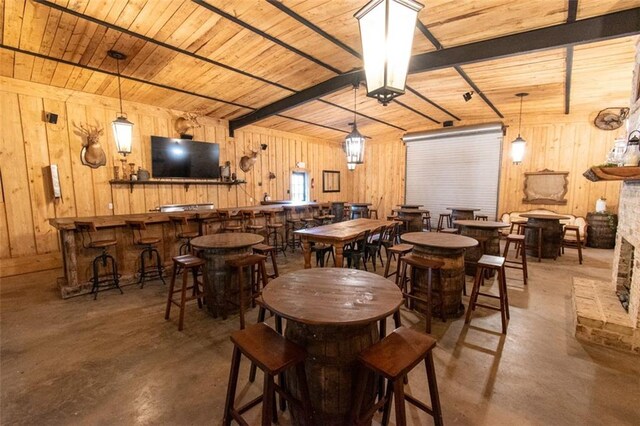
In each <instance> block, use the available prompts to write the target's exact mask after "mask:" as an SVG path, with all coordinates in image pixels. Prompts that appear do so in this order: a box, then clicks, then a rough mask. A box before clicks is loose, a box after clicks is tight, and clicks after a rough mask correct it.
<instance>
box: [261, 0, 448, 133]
mask: <svg viewBox="0 0 640 426" xmlns="http://www.w3.org/2000/svg"><path fill="white" fill-rule="evenodd" d="M267 1H268V2H269V4H270V5H272V6H274V7H275V8H277V9H278V10H280V11H281V12H283V13H285V14H287V15H288V16H289V17H291V18H293V19H295V20H296V21H298V22H300V23H301V24H302V25H304V26H306V27H307V28H309V29H311V30H312V31H314V32H316V33H317V34H319V35H320V36H322V37H324V38H325V39H326V40H328V41H330V42H331V43H333V44H335V45H336V46H338V47H339V48H341V49H343V50H344V51H346V52H348V53H350V54H352V55H353V56H355V57H356V58H358V59H362V55H361V54H360V53H359V52H357V51H356V50H354V49H353V48H351V47H350V46H348V45H347V44H345V43H343V42H342V41H340V40H338V39H337V38H336V37H334V36H332V35H331V34H329V33H327V32H326V31H325V30H323V29H322V28H320V27H318V26H317V25H316V24H314V23H313V22H311V21H309V20H308V19H306V18H305V17H303V16H302V15H299V14H297V13H296V12H295V11H293V10H292V9H289V8H288V7H287V6H285V5H284V4H282V2H281V1H280V0H267ZM407 90H409V91H410V92H411V93H413V94H415V95H416V96H418V98H420V99H422V100H423V101H425V102H427V103H429V104H431V105H432V106H434V107H436V108H438V109H439V110H440V111H442V112H444V113H445V114H447V115H450V116H451V117H453V118H455V119H456V120H460V119H459V118H458V117H456V116H455V115H453V114H451V113H450V112H449V111H447V110H446V109H444V108H442V107H441V106H440V105H438V104H436V103H435V102H433V101H431V100H429V99H428V98H427V97H426V96H424V95H422V94H420V93H419V92H418V91H417V90H415V89H412V88H411V87H409V86H407ZM394 102H395V100H394ZM396 103H397V104H399V105H401V106H402V107H404V108H406V109H408V110H409V111H412V112H414V113H416V114H418V115H421V116H422V117H425V118H427V119H429V120H431V121H433V122H435V123H438V124H440V122H439V121H437V120H434V119H433V118H431V117H429V116H428V115H426V114H423V113H421V112H419V111H417V110H416V109H414V108H410V107H409V106H407V105H406V104H404V103H402V102H396Z"/></svg>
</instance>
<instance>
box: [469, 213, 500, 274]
mask: <svg viewBox="0 0 640 426" xmlns="http://www.w3.org/2000/svg"><path fill="white" fill-rule="evenodd" d="M461 228H462V229H461V232H460V233H461V234H462V235H465V236H467V237H471V238H475V239H476V240H478V241H479V242H482V241H483V240H484V241H485V243H484V244H485V252H484V254H489V255H491V256H500V255H501V254H500V236H499V234H498V229H495V228H474V227H469V226H462V227H461ZM482 254H483V253H482V245H481V244H478V245H477V246H475V247H469V248H468V249H466V250H465V253H464V260H466V263H465V266H464V272H465V274H467V275H472V276H475V274H476V263H477V262H478V260H480V258H481V257H482ZM487 272H488V273H487V275H485V276H487V277H492V276H493V275H495V272H494V271H487Z"/></svg>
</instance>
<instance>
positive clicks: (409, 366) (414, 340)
mask: <svg viewBox="0 0 640 426" xmlns="http://www.w3.org/2000/svg"><path fill="white" fill-rule="evenodd" d="M435 347H436V340H435V339H434V338H433V337H431V336H429V335H426V334H423V333H420V332H419V331H414V330H411V329H410V328H406V327H398V328H397V329H395V330H394V331H393V332H392V333H391V334H389V335H388V336H386V337H385V338H384V339H382V340H381V341H379V342H377V343H375V344H373V345H372V346H369V347H368V348H366V349H364V350H363V351H362V352H360V355H359V356H358V361H359V363H360V369H359V370H360V371H359V374H358V379H357V382H356V389H355V395H356V400H355V403H354V408H353V413H352V418H353V422H352V423H353V424H370V423H371V418H372V417H373V415H374V414H375V412H376V411H377V410H378V409H380V408H381V407H384V412H383V415H382V424H383V425H387V424H388V423H389V415H390V411H391V401H392V399H395V412H396V424H397V425H399V426H400V425H402V426H404V425H406V424H407V420H406V413H405V400H406V401H407V402H409V403H411V404H413V405H414V406H415V407H417V408H419V409H420V410H422V411H424V412H426V413H427V414H429V415H431V416H432V417H433V421H434V423H435V424H436V425H438V426H441V425H442V424H443V420H442V408H441V406H440V396H439V394H438V384H437V380H436V371H435V366H434V363H433V353H432V352H433V348H435ZM422 360H424V365H425V369H426V372H427V383H428V386H429V396H430V398H431V407H428V406H427V405H426V404H425V403H423V402H422V401H419V400H418V399H416V398H415V397H413V396H411V395H408V394H405V391H404V385H405V381H406V377H407V374H408V373H409V372H410V371H411V370H413V368H414V367H415V366H416V365H418V364H419V363H420V361H422ZM369 372H373V373H375V374H378V375H381V376H383V377H384V378H386V379H387V389H386V392H385V394H384V396H383V397H382V398H380V399H379V400H378V402H376V403H375V404H374V405H373V406H372V407H366V408H367V410H366V412H365V414H364V415H361V411H362V400H363V398H364V394H365V387H366V384H367V376H368V373H369Z"/></svg>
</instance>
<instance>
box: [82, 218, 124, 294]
mask: <svg viewBox="0 0 640 426" xmlns="http://www.w3.org/2000/svg"><path fill="white" fill-rule="evenodd" d="M74 226H75V227H76V229H77V230H78V231H80V234H81V235H82V246H83V247H84V248H87V249H101V250H102V253H101V254H99V255H98V256H96V257H94V258H93V262H92V270H93V274H92V275H91V282H92V286H91V293H93V300H96V299H97V298H98V292H99V291H100V289H101V288H103V289H104V290H109V289H118V290H119V291H120V294H123V291H122V289H121V288H120V274H118V263H117V262H116V258H115V257H113V256H112V255H111V254H109V253H108V252H107V249H108V248H109V247H113V246H115V245H117V244H118V241H117V240H115V239H112V238H109V239H102V240H94V239H93V235H94V234H95V233H96V232H98V227H97V225H96V223H95V222H92V221H75V222H74ZM109 263H111V267H110V268H109V267H108V266H109ZM100 265H102V269H103V273H102V274H100Z"/></svg>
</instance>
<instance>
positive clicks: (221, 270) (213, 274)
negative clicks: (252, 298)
mask: <svg viewBox="0 0 640 426" xmlns="http://www.w3.org/2000/svg"><path fill="white" fill-rule="evenodd" d="M250 253H251V247H244V248H238V249H229V248H224V249H206V250H204V258H205V260H206V264H205V268H204V270H205V278H204V295H205V298H206V300H207V304H206V305H205V306H206V307H207V310H208V311H209V313H210V314H211V315H213V317H214V318H216V317H217V316H218V315H223V313H224V312H225V310H226V312H227V313H231V312H235V311H237V307H236V306H232V307H230V306H227V302H226V299H232V300H237V296H236V294H237V286H236V285H232V286H231V288H232V289H235V290H234V291H232V293H231V294H229V295H227V294H225V291H224V287H225V283H226V280H227V278H230V277H231V269H230V268H229V267H228V266H227V264H226V262H227V260H229V259H233V258H237V257H240V256H246V255H247V254H250ZM250 278H251V269H250V268H248V267H247V268H245V269H244V281H245V282H244V286H243V287H244V289H245V292H244V294H245V295H246V294H249V293H248V291H249V287H250V285H251V283H250Z"/></svg>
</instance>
